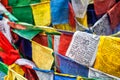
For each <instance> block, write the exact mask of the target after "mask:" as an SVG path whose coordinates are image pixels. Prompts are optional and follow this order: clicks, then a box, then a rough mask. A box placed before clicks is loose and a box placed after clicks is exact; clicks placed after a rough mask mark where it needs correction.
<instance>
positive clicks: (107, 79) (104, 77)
mask: <svg viewBox="0 0 120 80" xmlns="http://www.w3.org/2000/svg"><path fill="white" fill-rule="evenodd" d="M88 77H89V78H98V79H100V80H118V78H116V77H114V76H111V75H108V74H106V73H103V72H101V71H98V70H96V69H94V68H89V76H88Z"/></svg>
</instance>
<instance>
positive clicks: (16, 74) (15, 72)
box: [4, 64, 27, 80]
mask: <svg viewBox="0 0 120 80" xmlns="http://www.w3.org/2000/svg"><path fill="white" fill-rule="evenodd" d="M23 75H24V71H23V70H22V68H21V67H20V66H19V65H17V64H12V65H10V66H9V69H8V75H6V76H5V77H4V80H16V79H17V80H27V79H26V78H24V77H23Z"/></svg>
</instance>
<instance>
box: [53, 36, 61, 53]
mask: <svg viewBox="0 0 120 80" xmlns="http://www.w3.org/2000/svg"><path fill="white" fill-rule="evenodd" d="M59 42H60V35H54V52H58V46H59Z"/></svg>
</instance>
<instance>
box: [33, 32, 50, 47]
mask: <svg viewBox="0 0 120 80" xmlns="http://www.w3.org/2000/svg"><path fill="white" fill-rule="evenodd" d="M32 40H33V41H35V42H37V43H39V44H41V45H43V46H46V47H48V40H47V35H42V34H37V35H36V36H35V37H34V38H33V39H32Z"/></svg>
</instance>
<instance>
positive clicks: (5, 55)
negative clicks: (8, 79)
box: [0, 32, 20, 65]
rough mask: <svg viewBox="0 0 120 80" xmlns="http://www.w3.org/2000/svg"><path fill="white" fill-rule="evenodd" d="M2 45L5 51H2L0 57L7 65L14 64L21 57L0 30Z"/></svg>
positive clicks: (0, 45) (0, 42)
mask: <svg viewBox="0 0 120 80" xmlns="http://www.w3.org/2000/svg"><path fill="white" fill-rule="evenodd" d="M0 47H1V48H2V49H3V51H0V57H1V58H2V60H3V62H4V63H5V64H7V65H10V64H13V63H14V62H15V60H17V59H19V58H20V55H19V52H18V50H15V49H14V48H13V47H12V45H11V44H10V42H9V41H8V40H7V38H6V37H5V36H4V35H3V34H2V32H0Z"/></svg>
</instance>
